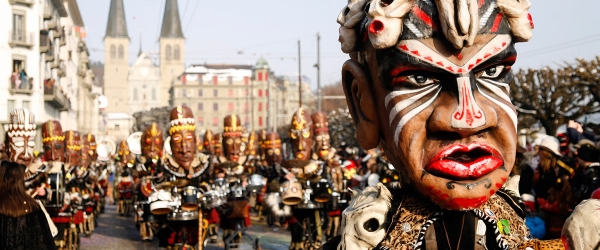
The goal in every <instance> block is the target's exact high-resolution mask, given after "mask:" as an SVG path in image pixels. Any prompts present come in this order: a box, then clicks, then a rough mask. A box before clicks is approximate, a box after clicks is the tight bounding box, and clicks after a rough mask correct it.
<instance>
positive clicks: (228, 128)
mask: <svg viewBox="0 0 600 250" xmlns="http://www.w3.org/2000/svg"><path fill="white" fill-rule="evenodd" d="M223 127H224V130H223V153H224V154H225V157H226V158H227V160H229V161H233V162H237V161H238V160H239V159H240V156H241V155H242V151H241V149H240V147H241V146H242V132H243V130H244V128H243V127H242V123H241V121H240V118H239V117H238V116H237V115H228V116H225V118H224V119H223Z"/></svg>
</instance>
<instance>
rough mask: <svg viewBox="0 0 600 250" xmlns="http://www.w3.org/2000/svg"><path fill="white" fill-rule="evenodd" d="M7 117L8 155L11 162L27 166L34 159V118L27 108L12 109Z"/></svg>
mask: <svg viewBox="0 0 600 250" xmlns="http://www.w3.org/2000/svg"><path fill="white" fill-rule="evenodd" d="M9 117H10V122H9V124H8V129H7V135H8V136H7V140H8V157H9V159H10V160H11V161H12V162H15V163H19V164H23V165H25V166H29V165H30V164H31V162H32V161H33V159H34V155H33V150H34V147H35V128H36V126H35V118H34V116H33V114H32V113H30V112H29V110H27V109H14V110H13V111H11V112H10V116H9Z"/></svg>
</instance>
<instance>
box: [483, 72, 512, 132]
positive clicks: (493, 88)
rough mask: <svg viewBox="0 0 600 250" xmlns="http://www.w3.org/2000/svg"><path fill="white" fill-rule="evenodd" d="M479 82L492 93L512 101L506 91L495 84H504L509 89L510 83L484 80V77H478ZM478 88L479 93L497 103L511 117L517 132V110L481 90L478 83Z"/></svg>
mask: <svg viewBox="0 0 600 250" xmlns="http://www.w3.org/2000/svg"><path fill="white" fill-rule="evenodd" d="M477 82H479V83H480V84H481V85H482V86H483V87H485V88H487V89H488V90H490V91H491V92H492V93H494V94H496V95H498V96H499V97H500V98H502V99H504V100H505V101H506V102H508V103H511V101H510V98H509V97H508V95H507V94H506V92H504V91H502V90H501V89H500V88H499V87H497V86H494V85H499V86H502V87H503V88H504V89H505V90H507V89H508V84H505V83H500V82H496V81H492V80H483V79H478V80H477ZM477 89H478V90H479V94H481V95H482V96H483V97H485V98H487V99H488V100H490V101H492V102H493V103H495V104H496V105H498V106H499V107H500V108H501V109H502V110H503V111H504V112H505V113H506V114H507V115H508V117H509V118H510V120H511V121H512V123H513V126H514V129H515V133H517V112H516V111H515V110H514V109H513V108H512V107H510V106H508V105H507V104H505V103H504V102H501V101H498V100H496V99H495V98H493V97H491V96H489V95H488V94H486V93H485V92H483V91H481V89H480V88H479V85H477ZM511 104H512V103H511Z"/></svg>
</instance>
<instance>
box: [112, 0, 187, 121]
mask: <svg viewBox="0 0 600 250" xmlns="http://www.w3.org/2000/svg"><path fill="white" fill-rule="evenodd" d="M130 42H131V40H130V38H129V33H128V32H127V22H126V19H125V8H124V6H123V0H111V1H110V9H109V13H108V22H107V26H106V33H105V36H104V95H105V96H106V98H107V101H108V103H107V106H106V109H105V112H106V113H107V119H108V120H109V121H108V122H109V123H111V122H112V123H115V124H119V123H124V121H119V120H126V116H127V117H129V115H131V114H133V113H134V112H137V111H143V110H149V109H151V108H154V107H162V106H169V98H170V94H169V91H170V89H171V86H172V84H173V81H174V80H176V78H177V77H178V76H179V75H181V74H182V73H183V72H184V70H185V64H184V55H185V38H184V36H183V31H182V29H181V20H180V18H179V9H178V6H177V0H166V1H165V8H164V13H163V18H162V26H161V30H160V37H159V45H160V48H159V52H160V56H159V64H158V65H156V64H155V63H154V62H153V60H152V59H151V58H150V56H149V55H148V54H146V53H144V52H142V50H141V48H140V51H139V53H138V57H137V58H136V60H135V61H134V63H133V65H131V66H129V45H130ZM140 47H141V44H140ZM115 124H112V125H115ZM128 125H130V124H121V127H123V126H128ZM108 126H109V128H107V129H108V130H110V129H111V128H110V126H111V124H109V125H108ZM113 127H115V126H113ZM116 127H119V126H116Z"/></svg>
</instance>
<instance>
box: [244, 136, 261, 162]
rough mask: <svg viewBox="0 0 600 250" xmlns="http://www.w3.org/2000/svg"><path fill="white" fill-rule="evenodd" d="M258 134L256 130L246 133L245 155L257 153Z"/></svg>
mask: <svg viewBox="0 0 600 250" xmlns="http://www.w3.org/2000/svg"><path fill="white" fill-rule="evenodd" d="M258 140H259V138H258V135H257V134H256V132H254V131H252V132H250V134H248V146H246V155H252V156H256V155H257V154H258V150H259V146H258V142H259V141H258Z"/></svg>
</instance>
